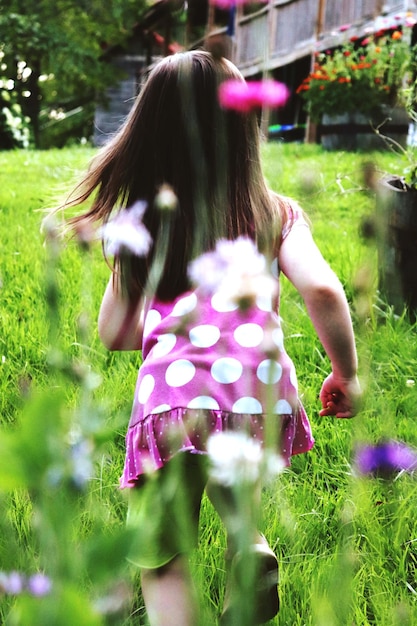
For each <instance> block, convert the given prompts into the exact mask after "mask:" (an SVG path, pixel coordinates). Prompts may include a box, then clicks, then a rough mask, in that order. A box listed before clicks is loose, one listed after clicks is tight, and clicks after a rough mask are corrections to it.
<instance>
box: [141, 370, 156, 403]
mask: <svg viewBox="0 0 417 626" xmlns="http://www.w3.org/2000/svg"><path fill="white" fill-rule="evenodd" d="M154 388H155V379H154V377H153V376H152V375H151V374H146V376H144V377H143V378H142V380H141V382H140V385H139V390H138V400H139V402H140V403H141V404H145V403H146V402H147V401H148V400H149V397H150V395H151V393H152V391H153V390H154Z"/></svg>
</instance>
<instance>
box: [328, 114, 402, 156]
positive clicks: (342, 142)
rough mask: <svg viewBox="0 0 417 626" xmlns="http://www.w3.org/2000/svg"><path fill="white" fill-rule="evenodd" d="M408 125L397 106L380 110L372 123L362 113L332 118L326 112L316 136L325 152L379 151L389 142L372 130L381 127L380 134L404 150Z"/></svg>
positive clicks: (387, 145)
mask: <svg viewBox="0 0 417 626" xmlns="http://www.w3.org/2000/svg"><path fill="white" fill-rule="evenodd" d="M385 120H386V121H385ZM409 122H410V119H409V117H408V115H407V112H406V111H405V110H404V109H402V108H400V107H395V108H393V109H391V108H389V107H384V109H383V111H382V113H381V115H380V116H378V117H377V118H375V119H373V120H370V119H369V118H368V117H366V116H365V115H362V113H344V114H343V115H335V116H332V115H328V114H327V113H326V114H324V115H323V119H322V123H321V125H320V126H319V136H320V139H321V144H322V146H323V148H325V150H346V151H355V150H363V151H365V150H383V149H386V148H388V147H389V143H387V141H385V140H384V138H383V137H381V136H380V135H378V134H377V133H376V132H375V130H374V128H376V127H378V126H379V125H380V124H383V125H382V126H381V128H380V133H381V135H383V136H387V137H389V138H391V139H393V140H394V141H395V142H396V143H398V144H400V145H401V146H403V147H406V145H407V136H408V127H409Z"/></svg>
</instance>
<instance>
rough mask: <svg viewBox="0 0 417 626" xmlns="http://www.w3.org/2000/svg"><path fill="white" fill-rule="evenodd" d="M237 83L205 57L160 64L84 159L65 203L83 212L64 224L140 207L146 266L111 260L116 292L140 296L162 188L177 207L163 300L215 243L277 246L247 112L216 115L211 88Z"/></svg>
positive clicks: (272, 202)
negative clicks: (104, 140)
mask: <svg viewBox="0 0 417 626" xmlns="http://www.w3.org/2000/svg"><path fill="white" fill-rule="evenodd" d="M228 79H239V80H243V78H242V76H241V74H240V73H239V71H238V70H237V68H236V67H235V66H234V65H233V64H232V63H230V62H228V61H226V60H225V59H216V58H214V57H213V56H212V55H211V54H209V53H208V52H205V51H201V50H199V51H191V52H185V53H179V54H175V55H173V56H169V57H166V58H165V59H163V60H162V61H161V62H160V63H158V64H157V65H156V66H155V68H154V69H153V70H152V71H151V73H150V75H149V77H148V79H147V81H146V84H145V85H144V87H143V88H142V90H141V93H140V94H139V96H138V98H137V100H136V102H135V104H134V106H133V109H132V111H131V113H130V115H129V116H128V118H127V120H126V122H125V123H124V125H123V127H122V128H121V130H120V131H119V132H118V133H117V134H116V135H115V137H114V138H113V140H111V141H110V142H109V143H108V144H107V145H106V146H105V147H104V148H103V149H102V150H101V152H99V153H98V155H97V156H96V157H95V158H94V159H93V161H92V163H91V165H90V168H89V170H88V172H87V174H86V175H85V177H84V178H83V180H82V181H81V183H80V184H79V185H78V186H77V188H76V189H75V190H74V192H73V194H72V195H71V196H70V199H69V200H68V202H67V203H66V205H65V206H66V207H68V206H72V207H75V206H78V205H80V204H82V203H83V202H85V201H86V200H87V199H88V198H89V197H90V196H92V195H93V196H94V199H93V202H92V205H91V208H89V209H88V210H87V211H85V212H84V213H82V214H81V215H77V216H76V217H73V218H72V219H70V220H69V223H70V224H71V225H72V226H74V227H77V226H78V227H79V226H80V225H82V224H83V223H85V222H93V223H94V222H99V223H100V222H106V221H108V220H109V218H110V216H111V215H112V212H113V211H114V210H115V207H116V209H117V208H121V207H127V208H129V207H130V206H132V205H133V204H134V202H135V201H137V200H144V201H145V202H146V203H147V210H146V212H145V215H144V217H143V223H144V225H145V226H146V227H147V228H148V230H149V231H150V233H151V236H152V239H153V242H154V243H153V246H152V249H151V251H150V253H149V255H148V257H147V258H145V259H139V258H136V257H132V256H122V257H120V258H118V259H116V267H117V268H118V269H119V270H120V275H121V282H122V286H123V287H124V288H125V289H126V290H127V293H128V294H129V296H130V297H131V298H132V299H136V298H137V297H139V296H140V294H141V293H142V292H143V290H144V288H145V285H146V284H147V281H148V274H149V269H150V267H151V263H152V260H153V258H154V256H155V250H157V249H158V240H159V239H160V238H161V237H162V235H161V232H162V231H163V230H164V229H163V228H162V220H163V219H164V218H163V216H162V214H161V211H160V210H158V209H157V208H156V207H155V196H156V194H157V193H158V189H159V188H160V187H161V186H162V185H164V184H165V185H170V186H171V187H172V189H173V190H174V192H175V194H176V196H177V198H178V207H177V209H176V211H175V214H174V215H173V216H172V218H171V220H170V222H171V223H170V228H169V235H168V236H169V245H168V247H167V252H166V257H165V262H164V269H163V272H162V277H161V279H160V281H159V284H158V286H157V289H156V293H157V295H158V296H159V297H160V298H161V299H166V300H168V299H172V298H174V297H175V296H177V295H179V294H180V293H182V292H184V291H185V290H186V289H187V288H188V287H189V284H188V279H187V266H188V263H189V261H190V260H191V259H192V258H193V257H195V256H196V255H197V254H199V253H201V252H203V251H206V250H209V249H211V248H212V247H213V246H214V244H215V241H216V240H217V239H219V238H220V237H226V238H228V239H235V238H236V237H238V236H239V235H248V236H250V237H251V238H253V239H256V240H258V242H259V245H260V247H261V248H262V247H265V245H266V243H267V242H268V241H269V242H270V245H272V239H273V240H275V241H279V236H280V232H281V226H282V219H285V203H284V202H283V201H282V200H281V198H280V197H279V196H277V195H276V194H272V193H271V192H270V191H269V190H268V188H267V186H266V184H265V182H264V177H263V173H262V169H261V161H260V152H259V150H260V140H259V128H258V122H257V119H256V114H255V113H252V112H251V113H238V112H235V111H230V110H227V111H226V110H222V109H221V107H220V105H219V102H218V87H219V84H220V83H221V82H223V81H225V80H228Z"/></svg>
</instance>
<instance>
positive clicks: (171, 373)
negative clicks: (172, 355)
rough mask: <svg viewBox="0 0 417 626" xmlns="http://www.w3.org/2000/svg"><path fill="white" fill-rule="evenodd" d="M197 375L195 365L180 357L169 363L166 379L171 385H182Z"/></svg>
mask: <svg viewBox="0 0 417 626" xmlns="http://www.w3.org/2000/svg"><path fill="white" fill-rule="evenodd" d="M194 376H195V366H194V365H193V364H192V363H191V361H188V360H187V359H178V360H177V361H174V362H173V363H170V365H168V367H167V370H166V372H165V381H166V383H167V385H169V386H170V387H182V386H183V385H186V384H187V383H189V382H190V381H191V380H192V379H193V378H194Z"/></svg>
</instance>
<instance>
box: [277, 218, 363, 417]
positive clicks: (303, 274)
mask: <svg viewBox="0 0 417 626" xmlns="http://www.w3.org/2000/svg"><path fill="white" fill-rule="evenodd" d="M279 266H280V268H281V270H282V271H283V273H284V274H285V275H286V276H287V277H288V279H289V280H290V281H291V283H292V284H293V285H294V287H295V288H296V289H297V291H298V292H299V293H300V294H301V296H302V298H303V300H304V302H305V305H306V308H307V311H308V314H309V316H310V318H311V321H312V323H313V325H314V327H315V329H316V332H317V335H318V337H319V339H320V341H321V343H322V345H323V347H324V349H325V351H326V353H327V356H328V357H329V359H330V361H331V365H332V373H331V374H330V375H329V376H328V377H327V378H326V380H325V381H324V383H323V386H322V389H321V392H320V400H321V402H322V406H323V409H322V410H321V411H320V415H335V416H336V417H353V415H354V414H355V412H356V406H357V401H358V399H359V396H360V386H359V382H358V379H357V365H358V363H357V355H356V347H355V339H354V334H353V329H352V320H351V316H350V311H349V305H348V302H347V299H346V295H345V292H344V290H343V287H342V284H341V283H340V281H339V279H338V278H337V276H336V274H335V273H334V272H333V270H332V269H331V268H330V266H329V265H328V263H327V262H326V261H325V259H324V258H323V256H322V254H321V252H320V251H319V249H318V247H317V246H316V244H315V242H314V240H313V237H312V235H311V232H310V229H309V228H308V227H306V226H302V225H300V226H296V227H294V228H293V229H292V230H291V231H290V232H289V234H288V235H287V237H286V238H285V239H284V241H283V242H282V245H281V248H280V252H279Z"/></svg>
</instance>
